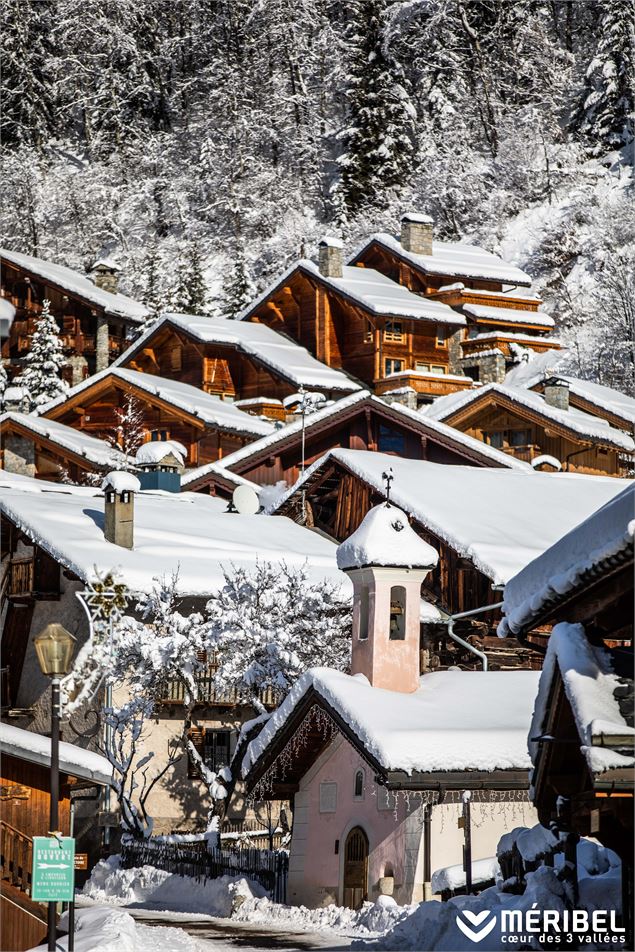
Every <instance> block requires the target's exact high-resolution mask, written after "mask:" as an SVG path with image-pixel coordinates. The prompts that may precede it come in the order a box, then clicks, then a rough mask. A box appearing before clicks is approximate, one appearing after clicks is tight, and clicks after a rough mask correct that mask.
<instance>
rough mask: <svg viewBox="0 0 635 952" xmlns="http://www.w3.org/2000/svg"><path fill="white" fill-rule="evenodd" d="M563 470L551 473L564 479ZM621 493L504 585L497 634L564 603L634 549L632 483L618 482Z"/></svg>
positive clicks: (509, 631)
mask: <svg viewBox="0 0 635 952" xmlns="http://www.w3.org/2000/svg"><path fill="white" fill-rule="evenodd" d="M563 476H564V474H560V475H559V476H557V477H556V476H554V478H558V479H562V478H563ZM616 483H617V489H618V490H619V492H618V493H617V495H614V496H613V498H609V499H608V500H606V501H605V503H604V504H598V508H597V511H592V513H591V514H590V515H589V516H588V517H587V518H586V519H585V520H584V521H580V522H579V523H578V524H577V525H575V527H573V528H572V529H571V530H570V531H569V532H568V533H567V534H566V535H563V536H562V537H561V538H559V539H558V540H557V541H556V542H555V544H553V545H552V546H550V547H549V548H548V549H546V551H545V552H543V554H542V555H541V556H539V557H538V558H537V559H535V560H534V561H532V562H531V563H529V564H528V565H527V566H526V567H525V568H524V569H523V570H522V571H521V572H519V573H518V574H517V575H515V576H513V577H512V578H510V579H509V581H508V582H507V585H506V586H505V597H504V604H503V614H504V617H503V620H502V621H501V623H500V625H499V634H500V635H501V636H502V637H505V636H506V635H508V634H518V633H520V632H522V631H526V630H528V629H529V628H531V627H533V623H534V621H535V620H537V619H539V618H540V617H541V616H543V615H544V614H545V612H547V611H548V610H549V609H550V607H551V606H556V605H557V604H558V603H559V602H562V601H564V600H565V599H566V598H567V596H568V595H569V594H570V593H572V592H573V591H575V590H576V589H577V588H578V586H580V585H581V584H584V581H585V579H586V578H590V577H591V576H592V575H593V574H594V573H596V572H598V571H600V570H601V568H602V566H603V565H605V564H606V563H607V562H608V561H609V560H611V559H615V558H616V557H618V556H620V554H622V553H628V552H632V545H633V534H634V532H635V486H634V485H633V484H632V483H627V484H626V486H625V485H624V483H623V482H622V481H620V480H616Z"/></svg>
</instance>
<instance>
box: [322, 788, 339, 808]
mask: <svg viewBox="0 0 635 952" xmlns="http://www.w3.org/2000/svg"><path fill="white" fill-rule="evenodd" d="M336 810H337V784H336V783H335V782H333V781H328V782H327V783H321V784H320V813H335V811H336Z"/></svg>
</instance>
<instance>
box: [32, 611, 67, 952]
mask: <svg viewBox="0 0 635 952" xmlns="http://www.w3.org/2000/svg"><path fill="white" fill-rule="evenodd" d="M75 640H76V639H75V638H73V636H72V635H71V633H70V632H69V631H66V628H64V627H63V625H55V624H53V625H47V626H46V628H45V629H44V630H43V631H41V632H40V634H39V635H38V636H37V638H35V639H34V642H33V644H34V645H35V651H36V653H37V659H38V661H39V663H40V668H41V669H42V673H43V674H45V675H46V676H47V677H48V678H50V679H51V810H50V814H49V827H50V829H49V833H57V832H58V830H57V828H58V826H59V799H60V678H63V677H64V675H66V674H68V672H69V670H70V666H71V659H72V657H73V651H74V650H75ZM56 906H57V903H55V902H49V904H48V947H49V952H55V941H56V938H57V909H56Z"/></svg>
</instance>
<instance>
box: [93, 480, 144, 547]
mask: <svg viewBox="0 0 635 952" xmlns="http://www.w3.org/2000/svg"><path fill="white" fill-rule="evenodd" d="M101 488H102V489H103V490H104V497H105V500H106V501H105V505H104V538H105V539H106V541H107V542H112V543H113V545H120V546H121V547H122V548H124V549H133V548H134V497H135V493H138V492H139V489H140V488H141V486H140V483H139V480H138V479H137V477H136V476H133V475H132V473H125V472H117V471H115V472H113V473H108V475H107V476H106V478H105V479H104V481H103V483H102V484H101Z"/></svg>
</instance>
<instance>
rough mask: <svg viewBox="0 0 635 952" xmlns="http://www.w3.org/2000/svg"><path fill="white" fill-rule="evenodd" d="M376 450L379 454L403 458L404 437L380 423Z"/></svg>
mask: <svg viewBox="0 0 635 952" xmlns="http://www.w3.org/2000/svg"><path fill="white" fill-rule="evenodd" d="M377 449H378V450H379V452H380V453H395V454H396V455H397V456H405V454H406V437H405V436H404V434H403V433H399V432H398V431H397V430H393V429H391V427H389V426H385V425H384V424H383V423H380V425H379V436H378V440H377Z"/></svg>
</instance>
